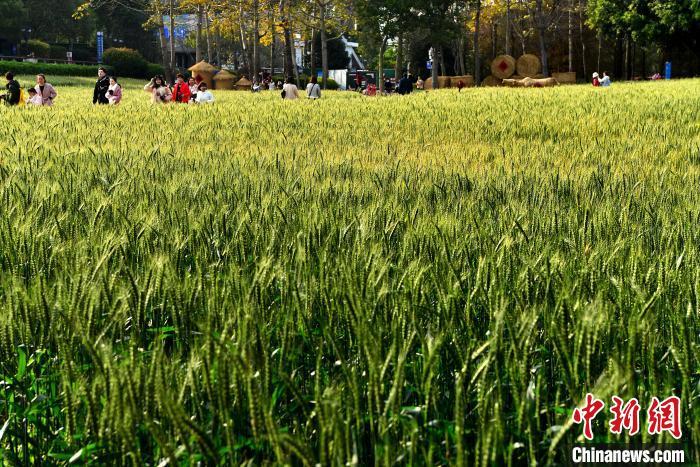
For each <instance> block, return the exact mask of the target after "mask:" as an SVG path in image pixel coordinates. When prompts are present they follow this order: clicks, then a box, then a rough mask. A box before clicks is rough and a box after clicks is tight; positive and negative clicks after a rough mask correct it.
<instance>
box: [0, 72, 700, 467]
mask: <svg viewBox="0 0 700 467" xmlns="http://www.w3.org/2000/svg"><path fill="white" fill-rule="evenodd" d="M20 81H21V83H22V84H26V83H27V82H28V79H20ZM51 81H52V80H51V77H49V82H51ZM54 84H55V85H56V87H57V91H58V94H59V97H58V99H57V100H56V105H55V106H54V107H53V108H32V109H28V108H27V109H9V108H5V107H2V108H0V115H2V119H3V123H4V125H3V128H4V131H3V137H2V139H1V140H0V209H1V211H2V217H1V219H0V268H1V274H0V362H1V364H0V425H2V431H0V448H1V449H2V453H1V456H2V459H3V462H4V463H5V464H10V465H29V464H34V465H52V464H59V465H60V464H68V463H87V464H94V465H104V464H109V465H115V464H116V465H168V464H169V465H192V464H195V463H197V462H201V463H202V464H203V465H204V464H206V465H212V464H220V465H232V464H243V463H247V464H248V465H262V464H289V465H307V466H314V465H317V464H320V465H382V466H390V465H395V464H398V465H440V464H442V465H524V464H526V463H527V464H530V465H534V464H535V463H537V464H559V463H561V462H563V460H564V458H565V457H566V455H567V451H566V447H567V446H570V445H571V444H572V443H575V442H578V441H580V440H581V439H582V437H581V428H580V426H577V425H574V424H573V423H572V422H571V413H572V411H573V409H574V408H575V407H576V406H577V405H578V404H579V403H580V402H581V401H582V399H583V397H584V395H585V394H586V393H587V392H593V393H595V394H596V395H597V396H598V397H601V398H604V399H609V397H610V396H611V395H619V396H620V397H624V398H630V397H637V398H638V399H640V401H647V400H648V399H649V398H650V397H652V396H658V397H660V398H662V397H667V396H670V395H673V394H675V395H677V396H679V397H681V399H682V402H683V406H682V410H683V425H682V428H683V438H682V441H681V442H682V443H683V445H684V447H685V449H686V453H687V455H688V456H689V457H692V458H693V459H695V460H696V461H697V460H698V458H699V457H698V455H699V453H700V451H698V441H699V440H700V438H699V437H700V426H699V425H698V420H700V417H699V416H698V415H700V409H699V408H698V404H697V402H696V401H697V398H698V397H699V396H700V370H699V369H698V368H699V365H698V357H697V355H698V350H699V349H698V346H699V344H700V337H699V336H700V315H699V313H700V297H699V293H700V250H699V245H700V190H699V189H698V188H699V187H700V81H699V80H685V81H674V82H656V83H636V84H619V83H615V84H614V85H613V86H612V87H611V88H609V89H600V88H595V89H594V88H592V87H589V86H571V87H559V88H556V89H530V90H521V89H500V88H489V89H469V90H466V91H463V92H461V93H458V92H456V91H452V90H445V91H436V92H432V91H431V92H423V93H420V94H414V95H411V96H408V97H386V98H366V97H362V96H359V95H357V94H354V93H343V92H328V93H326V94H325V95H324V98H323V99H321V100H320V101H317V102H310V101H306V100H300V101H296V102H285V101H282V100H281V99H279V96H278V94H277V93H269V92H266V93H262V94H259V95H253V94H250V93H244V92H223V91H222V92H217V91H215V96H216V98H217V102H216V103H215V104H214V105H211V106H197V107H195V106H151V105H150V104H149V103H148V96H147V95H146V94H145V93H143V91H141V90H140V89H139V88H140V86H142V85H143V83H139V82H127V83H126V85H125V98H124V99H125V100H124V102H123V104H122V105H121V106H119V107H117V108H111V107H97V108H96V107H93V106H92V105H91V104H90V102H91V95H92V89H91V87H90V80H71V79H62V80H56V81H55V82H54ZM605 420H606V417H604V416H601V417H599V418H598V419H597V420H596V424H595V426H594V427H595V433H596V441H598V442H614V441H621V440H622V441H624V440H625V439H624V438H617V437H615V436H613V435H611V434H610V433H609V432H608V430H607V429H606V426H605ZM665 436H666V435H664V437H662V438H661V440H662V441H668V440H670V438H667V437H665ZM636 438H638V439H641V440H644V441H650V440H651V438H652V437H651V436H650V435H648V434H647V433H646V432H645V431H644V430H642V434H640V435H637V436H636Z"/></svg>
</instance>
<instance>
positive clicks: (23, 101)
mask: <svg viewBox="0 0 700 467" xmlns="http://www.w3.org/2000/svg"><path fill="white" fill-rule="evenodd" d="M26 104H27V96H26V95H25V92H24V88H19V102H18V103H17V105H18V106H20V107H22V106H24V105H26Z"/></svg>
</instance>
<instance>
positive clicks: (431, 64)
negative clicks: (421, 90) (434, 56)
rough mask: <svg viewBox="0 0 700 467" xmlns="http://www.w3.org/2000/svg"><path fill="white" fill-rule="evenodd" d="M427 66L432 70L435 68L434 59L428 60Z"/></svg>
mask: <svg viewBox="0 0 700 467" xmlns="http://www.w3.org/2000/svg"><path fill="white" fill-rule="evenodd" d="M425 68H426V69H428V70H432V69H433V61H432V60H428V61H427V62H426V63H425Z"/></svg>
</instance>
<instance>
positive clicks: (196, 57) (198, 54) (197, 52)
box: [194, 5, 202, 63]
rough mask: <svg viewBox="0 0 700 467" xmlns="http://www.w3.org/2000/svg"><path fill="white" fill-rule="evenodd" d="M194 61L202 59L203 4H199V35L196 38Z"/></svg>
mask: <svg viewBox="0 0 700 467" xmlns="http://www.w3.org/2000/svg"><path fill="white" fill-rule="evenodd" d="M194 61H195V62H197V63H199V62H201V61H202V5H199V6H197V36H196V38H195V52H194Z"/></svg>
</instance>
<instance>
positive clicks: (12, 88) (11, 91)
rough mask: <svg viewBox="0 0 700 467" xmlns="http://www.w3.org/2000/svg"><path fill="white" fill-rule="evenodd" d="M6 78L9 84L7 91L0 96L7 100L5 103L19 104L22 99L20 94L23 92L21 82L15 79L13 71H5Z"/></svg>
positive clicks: (6, 86) (6, 87)
mask: <svg viewBox="0 0 700 467" xmlns="http://www.w3.org/2000/svg"><path fill="white" fill-rule="evenodd" d="M5 79H6V80H7V84H6V85H5V89H7V93H5V94H3V95H2V96H0V99H2V100H3V101H4V102H5V105H18V104H19V101H20V95H21V93H22V91H21V89H20V87H19V83H18V82H17V80H16V79H15V75H14V74H13V73H12V72H11V71H8V72H7V73H5Z"/></svg>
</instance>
